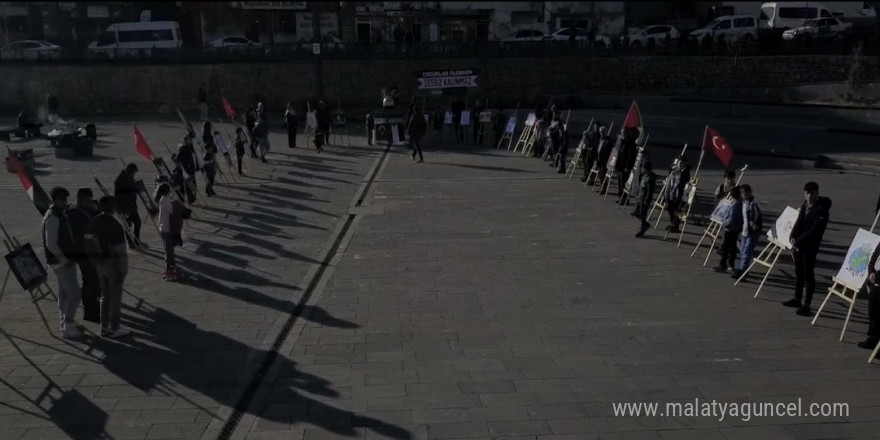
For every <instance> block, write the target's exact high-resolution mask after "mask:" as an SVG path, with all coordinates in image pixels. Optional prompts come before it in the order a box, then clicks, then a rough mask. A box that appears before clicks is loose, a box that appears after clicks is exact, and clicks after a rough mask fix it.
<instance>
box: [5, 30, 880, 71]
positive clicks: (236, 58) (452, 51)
mask: <svg viewBox="0 0 880 440" xmlns="http://www.w3.org/2000/svg"><path fill="white" fill-rule="evenodd" d="M859 42H861V43H862V44H863V47H862V53H863V54H864V55H869V56H870V55H878V54H880V50H878V49H880V47H878V44H877V38H876V37H875V36H873V35H871V36H869V37H868V38H858V39H856V38H846V39H838V40H828V41H820V40H815V41H806V40H795V41H784V40H779V39H777V40H769V39H761V40H758V41H752V42H750V43H749V44H747V45H744V46H742V47H739V46H738V45H736V44H730V43H727V42H724V41H720V42H719V41H713V42H697V41H693V40H689V39H681V40H678V41H672V42H670V44H668V45H666V44H664V43H663V42H660V43H657V44H656V45H655V46H654V47H640V48H638V49H636V48H633V47H622V46H623V44H622V42H621V41H620V40H612V47H604V45H603V46H595V45H586V44H584V43H583V42H575V43H576V44H572V43H571V42H568V41H535V42H485V41H484V42H432V43H357V42H345V43H338V44H323V45H322V47H321V54H320V55H314V54H313V53H312V45H311V44H295V45H274V46H268V45H267V46H262V47H228V48H210V49H201V48H181V49H137V50H133V49H127V50H105V51H100V52H95V51H89V50H87V49H79V50H76V49H64V50H62V51H60V52H51V53H39V54H35V53H32V52H29V53H21V52H19V53H0V64H2V65H8V64H12V63H104V62H113V63H149V64H177V63H238V62H247V63H252V62H273V61H290V60H314V59H316V58H317V57H318V56H320V57H321V58H322V59H400V58H411V59H430V58H509V57H517V58H530V57H531V58H541V57H558V56H599V57H601V56H734V55H740V56H774V55H849V54H851V53H852V51H853V48H854V47H855V45H856V44H858V43H859Z"/></svg>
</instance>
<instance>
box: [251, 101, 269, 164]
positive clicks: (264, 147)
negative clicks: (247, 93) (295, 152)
mask: <svg viewBox="0 0 880 440" xmlns="http://www.w3.org/2000/svg"><path fill="white" fill-rule="evenodd" d="M262 106H263V104H262V103H260V104H259V105H258V106H257V109H258V111H257V124H256V125H254V136H255V137H256V139H257V155H259V157H260V161H262V162H266V155H267V154H269V121H267V120H266V114H265V113H264V112H262V111H260V110H259V109H262Z"/></svg>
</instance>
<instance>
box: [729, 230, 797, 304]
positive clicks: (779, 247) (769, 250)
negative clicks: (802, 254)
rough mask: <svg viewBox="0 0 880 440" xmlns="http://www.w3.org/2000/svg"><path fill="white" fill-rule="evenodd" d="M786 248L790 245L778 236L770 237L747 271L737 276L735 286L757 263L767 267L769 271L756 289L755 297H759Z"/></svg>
mask: <svg viewBox="0 0 880 440" xmlns="http://www.w3.org/2000/svg"><path fill="white" fill-rule="evenodd" d="M786 249H788V247H787V246H786V245H785V244H783V243H781V242H780V241H779V240H777V239H776V237H770V242H769V243H767V246H764V249H762V250H761V253H760V254H758V256H757V257H755V258H754V259H753V260H752V264H750V265H749V267H748V268H747V269H746V270H745V271H743V273H742V275H740V276H739V278H737V280H736V282H735V283H733V285H734V286H735V285H737V284H739V282H740V281H742V280H743V278H745V277H746V275H747V274H748V273H749V272H751V271H752V268H753V267H755V265H756V264H757V265H760V266H764V267H766V268H767V272H766V273H765V274H764V278H763V279H761V284H759V285H758V290H756V291H755V296H754V297H755V298H757V297H758V294H759V293H761V289H762V288H763V287H764V283H765V282H767V277H768V276H770V272H772V271H773V267H775V266H776V262H777V261H778V260H779V256H780V255H782V251H784V250H786Z"/></svg>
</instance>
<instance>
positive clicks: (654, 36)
mask: <svg viewBox="0 0 880 440" xmlns="http://www.w3.org/2000/svg"><path fill="white" fill-rule="evenodd" d="M667 35H668V36H669V38H670V40H672V41H675V40H677V39H678V37H679V36H680V34H679V32H678V29H676V28H674V27H672V26H668V25H654V26H648V27H646V28H644V29H639V30H637V31H636V32H634V33H632V34H630V35H628V36H626V37H620V40H621V42H623V41H625V40H626V39H629V45H630V47H632V48H635V49H637V48H640V47H643V46H651V45H652V44H660V45H663V44H666V37H667Z"/></svg>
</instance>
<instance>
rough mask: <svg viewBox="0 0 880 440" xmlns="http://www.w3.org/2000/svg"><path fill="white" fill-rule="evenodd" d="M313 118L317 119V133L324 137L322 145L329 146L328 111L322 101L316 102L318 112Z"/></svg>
mask: <svg viewBox="0 0 880 440" xmlns="http://www.w3.org/2000/svg"><path fill="white" fill-rule="evenodd" d="M315 117H316V118H317V119H318V131H319V132H321V133H322V134H323V135H324V143H323V144H324V145H330V110H329V109H327V104H325V103H324V101H320V102H318V111H317V114H316V115H315Z"/></svg>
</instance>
